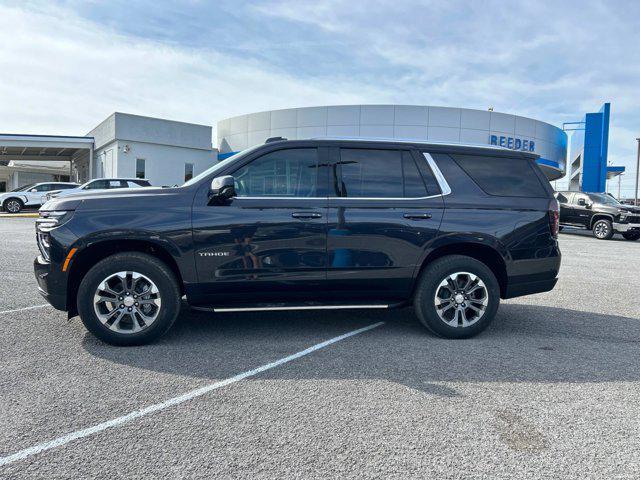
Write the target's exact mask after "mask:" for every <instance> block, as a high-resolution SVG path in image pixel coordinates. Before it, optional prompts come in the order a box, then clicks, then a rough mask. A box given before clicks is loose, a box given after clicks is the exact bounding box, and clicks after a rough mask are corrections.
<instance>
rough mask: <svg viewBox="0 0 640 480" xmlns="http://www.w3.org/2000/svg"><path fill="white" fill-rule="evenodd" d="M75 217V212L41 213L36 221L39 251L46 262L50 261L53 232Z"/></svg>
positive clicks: (55, 211) (54, 211)
mask: <svg viewBox="0 0 640 480" xmlns="http://www.w3.org/2000/svg"><path fill="white" fill-rule="evenodd" d="M72 216H73V210H52V211H42V212H40V218H39V219H37V220H36V240H37V242H38V249H39V250H40V253H41V254H42V256H43V257H44V259H45V260H47V261H49V260H50V256H49V253H50V250H51V234H50V232H51V230H53V229H54V228H56V227H59V226H61V225H64V224H65V223H67V222H68V221H69V220H70V219H71V217H72Z"/></svg>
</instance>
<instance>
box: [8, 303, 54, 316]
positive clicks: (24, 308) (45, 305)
mask: <svg viewBox="0 0 640 480" xmlns="http://www.w3.org/2000/svg"><path fill="white" fill-rule="evenodd" d="M50 306H51V305H49V304H48V303H45V304H44V305H33V306H31V307H22V308H14V309H13V310H2V311H1V312H0V315H2V314H3V313H14V312H21V311H23V310H35V309H36V308H44V307H50Z"/></svg>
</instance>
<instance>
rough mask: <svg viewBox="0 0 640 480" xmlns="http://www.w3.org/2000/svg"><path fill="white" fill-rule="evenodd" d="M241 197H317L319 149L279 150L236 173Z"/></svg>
mask: <svg viewBox="0 0 640 480" xmlns="http://www.w3.org/2000/svg"><path fill="white" fill-rule="evenodd" d="M233 176H234V178H235V188H236V194H237V195H238V196H239V197H264V196H277V197H314V196H315V195H316V190H317V183H318V179H317V177H318V153H317V149H315V148H292V149H288V150H277V151H275V152H270V153H267V154H265V155H263V156H262V157H259V158H257V159H255V160H253V161H252V162H251V163H249V164H248V165H245V166H244V167H241V168H240V169H238V170H236V171H235V172H234V174H233Z"/></svg>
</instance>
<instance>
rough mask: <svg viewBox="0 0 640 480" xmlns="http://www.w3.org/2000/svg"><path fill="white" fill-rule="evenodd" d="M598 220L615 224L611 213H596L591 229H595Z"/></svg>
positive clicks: (592, 218)
mask: <svg viewBox="0 0 640 480" xmlns="http://www.w3.org/2000/svg"><path fill="white" fill-rule="evenodd" d="M598 220H609V221H610V222H611V223H613V222H614V219H613V215H611V214H609V213H596V214H594V215H593V217H591V224H590V225H589V228H590V229H593V226H594V225H595V223H596V222H597V221H598Z"/></svg>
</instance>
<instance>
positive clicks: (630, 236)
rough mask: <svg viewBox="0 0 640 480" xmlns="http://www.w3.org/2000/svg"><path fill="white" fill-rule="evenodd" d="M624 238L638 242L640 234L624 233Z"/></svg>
mask: <svg viewBox="0 0 640 480" xmlns="http://www.w3.org/2000/svg"><path fill="white" fill-rule="evenodd" d="M622 236H623V237H624V239H625V240H631V241H633V240H638V239H639V238H640V233H636V232H624V233H623V234H622Z"/></svg>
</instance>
